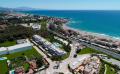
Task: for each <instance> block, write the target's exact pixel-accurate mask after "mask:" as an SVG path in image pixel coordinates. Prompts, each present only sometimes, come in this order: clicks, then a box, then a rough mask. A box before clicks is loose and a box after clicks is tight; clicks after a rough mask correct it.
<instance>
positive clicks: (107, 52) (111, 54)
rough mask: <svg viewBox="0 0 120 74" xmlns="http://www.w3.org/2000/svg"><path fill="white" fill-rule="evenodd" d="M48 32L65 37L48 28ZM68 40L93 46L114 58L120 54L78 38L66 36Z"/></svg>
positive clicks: (119, 56) (118, 57)
mask: <svg viewBox="0 0 120 74" xmlns="http://www.w3.org/2000/svg"><path fill="white" fill-rule="evenodd" d="M49 31H50V32H52V33H54V34H56V35H58V36H59V37H62V38H65V37H64V36H62V35H60V34H58V33H56V32H53V31H51V30H49ZM68 39H69V40H70V41H76V42H80V43H82V44H84V45H86V46H88V47H90V48H93V49H95V50H98V51H101V52H103V53H106V54H108V55H110V56H112V57H114V58H116V59H120V54H118V53H115V52H113V51H110V50H108V49H104V48H101V47H98V46H95V45H92V44H88V43H87V42H84V41H80V40H79V41H78V40H75V39H71V38H68Z"/></svg>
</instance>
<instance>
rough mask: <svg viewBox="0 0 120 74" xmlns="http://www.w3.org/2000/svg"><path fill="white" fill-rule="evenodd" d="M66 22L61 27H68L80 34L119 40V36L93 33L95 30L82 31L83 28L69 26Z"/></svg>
mask: <svg viewBox="0 0 120 74" xmlns="http://www.w3.org/2000/svg"><path fill="white" fill-rule="evenodd" d="M67 24H69V23H67ZM67 24H63V28H64V29H70V30H73V31H75V32H77V33H79V34H82V35H91V36H95V37H97V38H105V39H109V40H113V41H120V38H118V37H114V36H109V35H106V34H101V33H95V32H88V31H83V30H79V29H75V28H71V27H69V26H68V25H67Z"/></svg>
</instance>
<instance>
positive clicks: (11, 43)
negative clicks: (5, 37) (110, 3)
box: [0, 41, 16, 47]
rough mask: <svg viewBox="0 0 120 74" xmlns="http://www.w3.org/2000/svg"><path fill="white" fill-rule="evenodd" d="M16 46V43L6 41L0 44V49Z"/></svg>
mask: <svg viewBox="0 0 120 74" xmlns="http://www.w3.org/2000/svg"><path fill="white" fill-rule="evenodd" d="M15 44H16V41H6V42H4V43H0V47H8V46H13V45H15Z"/></svg>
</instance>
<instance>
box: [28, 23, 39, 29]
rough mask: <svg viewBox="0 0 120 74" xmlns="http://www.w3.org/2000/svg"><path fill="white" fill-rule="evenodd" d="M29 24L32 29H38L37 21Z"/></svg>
mask: <svg viewBox="0 0 120 74" xmlns="http://www.w3.org/2000/svg"><path fill="white" fill-rule="evenodd" d="M30 26H31V27H32V28H33V29H34V30H40V28H41V25H40V24H39V23H30Z"/></svg>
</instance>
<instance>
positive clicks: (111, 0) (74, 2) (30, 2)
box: [0, 0, 120, 10]
mask: <svg viewBox="0 0 120 74" xmlns="http://www.w3.org/2000/svg"><path fill="white" fill-rule="evenodd" d="M0 7H9V8H17V7H31V8H39V9H55V10H120V0H0Z"/></svg>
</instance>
